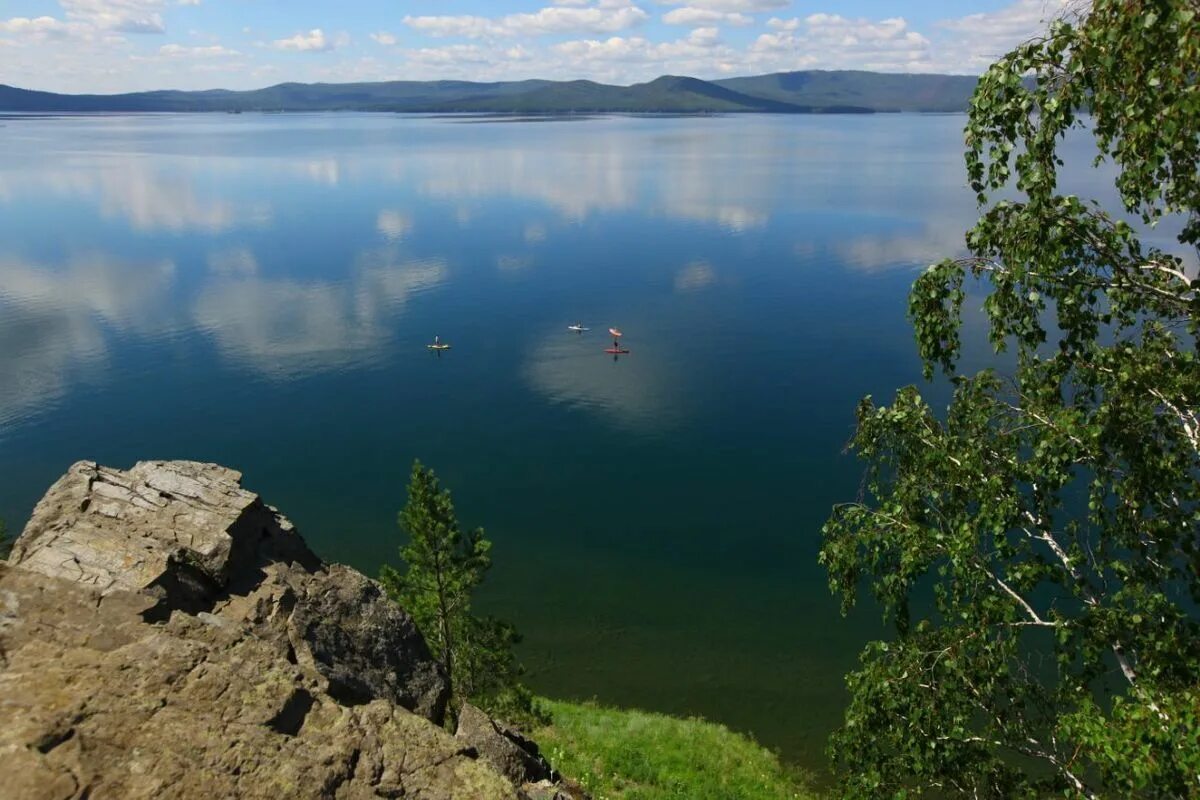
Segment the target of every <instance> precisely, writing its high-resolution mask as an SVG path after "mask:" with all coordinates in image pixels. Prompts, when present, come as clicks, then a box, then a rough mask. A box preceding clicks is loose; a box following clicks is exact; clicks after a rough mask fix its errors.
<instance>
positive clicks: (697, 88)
mask: <svg viewBox="0 0 1200 800" xmlns="http://www.w3.org/2000/svg"><path fill="white" fill-rule="evenodd" d="M977 81H978V79H977V78H976V77H974V76H969V75H931V74H924V75H922V74H893V73H880V72H861V71H839V72H825V71H807V72H782V73H775V74H772V75H759V76H751V77H742V78H726V79H721V80H716V81H705V80H700V79H699V78H689V77H686V76H675V75H665V76H663V77H660V78H657V79H655V80H653V81H649V82H647V83H639V84H634V85H632V86H613V85H609V84H602V83H596V82H594V81H586V80H577V81H548V80H525V81H508V82H499V83H475V82H470V81H389V82H380V83H346V84H329V83H315V84H302V83H281V84H278V85H276V86H269V87H266V88H263V89H252V90H245V91H231V90H226V89H212V90H204V91H176V90H162V91H148V92H132V93H125V94H111V95H98V94H57V93H54V92H42V91H35V90H31V89H21V88H17V87H12V86H5V85H0V113H10V114H11V113H72V114H78V113H122V114H133V113H183V112H187V113H200V112H209V113H231V114H239V113H249V112H256V113H268V114H269V113H296V112H313V111H353V112H379V113H406V114H478V113H490V114H510V115H511V114H524V115H563V114H655V115H664V114H686V115H704V114H731V113H739V114H740V113H757V114H881V113H901V112H918V113H953V112H962V111H965V110H966V108H967V104H968V102H969V100H970V97H971V94H972V93H973V92H974V89H975V84H976V83H977Z"/></svg>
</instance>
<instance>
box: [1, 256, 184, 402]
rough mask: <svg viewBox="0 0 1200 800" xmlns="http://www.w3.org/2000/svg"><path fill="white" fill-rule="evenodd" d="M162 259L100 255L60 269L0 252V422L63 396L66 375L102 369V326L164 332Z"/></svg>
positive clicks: (168, 321)
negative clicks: (140, 260)
mask: <svg viewBox="0 0 1200 800" xmlns="http://www.w3.org/2000/svg"><path fill="white" fill-rule="evenodd" d="M174 277H175V265H174V264H173V263H172V262H170V261H165V260H164V261H155V262H150V263H141V264H132V263H128V262H122V261H117V260H115V259H110V258H106V257H100V256H88V257H78V258H72V259H71V260H70V261H68V263H67V264H66V265H65V266H64V267H62V268H54V267H50V266H47V265H42V264H36V265H35V264H29V263H24V262H22V261H18V260H13V259H0V375H3V376H4V378H3V380H0V425H5V424H8V423H9V422H10V421H12V420H13V419H14V418H17V417H20V416H22V415H24V414H26V413H28V412H30V411H33V410H40V409H44V408H45V407H47V406H49V405H52V404H53V403H54V402H56V401H57V400H59V399H60V398H61V397H63V396H64V395H65V394H66V393H67V391H68V389H69V383H70V377H71V376H72V375H77V376H91V375H99V374H102V372H103V370H104V368H105V365H106V363H107V361H108V359H109V352H108V344H107V338H106V333H105V331H106V329H114V330H118V331H128V332H133V333H136V334H139V335H150V334H153V333H156V332H165V331H168V330H170V329H172V328H173V327H174V324H175V320H174V319H173V317H172V314H171V313H170V312H169V311H168V310H167V309H168V307H169V306H168V304H167V302H166V297H167V293H168V290H169V288H170V286H171V284H172V282H173V280H174Z"/></svg>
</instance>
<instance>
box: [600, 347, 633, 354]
mask: <svg viewBox="0 0 1200 800" xmlns="http://www.w3.org/2000/svg"><path fill="white" fill-rule="evenodd" d="M604 352H606V353H612V354H613V355H625V354H627V353H628V352H629V351H628V350H618V349H617V348H615V347H606V348H604Z"/></svg>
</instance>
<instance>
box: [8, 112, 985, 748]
mask: <svg viewBox="0 0 1200 800" xmlns="http://www.w3.org/2000/svg"><path fill="white" fill-rule="evenodd" d="M0 122H2V123H3V127H0V141H2V142H3V145H2V146H0V475H2V476H3V480H0V517H3V518H5V519H7V520H8V521H9V523H10V527H11V528H15V529H19V528H20V525H21V524H22V523H23V521H24V519H25V518H26V517H27V516H28V513H29V511H30V509H31V508H32V506H33V504H34V503H35V502H36V500H37V499H38V497H40V496H41V494H42V492H43V491H44V490H45V488H46V487H47V486H48V485H49V484H50V483H51V482H52V481H53V480H54V479H55V478H56V477H58V475H60V474H61V473H62V472H63V471H64V470H65V469H66V467H67V466H68V465H69V464H70V463H72V462H73V461H75V460H78V459H84V458H87V459H94V460H98V461H100V462H103V463H106V464H111V465H116V466H127V465H129V464H131V463H132V462H134V461H136V460H138V459H147V458H187V459H198V460H205V461H218V462H221V463H223V464H227V465H230V466H234V467H236V468H238V469H240V470H242V471H243V472H244V474H245V484H246V485H247V486H248V487H249V488H252V489H254V490H256V491H259V492H261V493H262V494H263V495H264V496H265V497H266V498H267V500H268V502H270V503H272V504H274V505H277V506H279V507H280V508H281V509H283V510H284V512H285V513H287V514H288V515H289V516H290V517H292V519H293V520H294V521H295V522H296V523H297V524H298V525H299V527H300V529H301V530H302V531H303V532H304V534H305V535H306V537H307V538H308V539H309V541H310V542H311V544H312V545H313V546H314V547H315V548H316V549H317V550H318V551H319V552H320V553H321V554H322V555H323V556H324V557H326V558H327V559H330V560H337V561H344V562H348V563H350V564H353V565H354V566H357V567H359V568H361V569H363V570H365V571H367V572H369V573H372V574H374V573H375V572H377V570H378V567H379V565H380V564H381V563H382V562H384V561H388V560H392V559H394V557H395V549H396V546H397V534H396V530H395V527H394V519H395V514H396V511H397V510H398V509H399V507H400V506H401V505H402V504H403V500H404V497H403V490H404V486H405V483H406V480H407V476H408V470H409V466H410V464H411V462H412V460H413V459H414V458H420V459H421V460H422V461H424V462H425V463H427V464H429V465H431V466H433V467H434V468H435V469H436V470H437V471H438V473H439V475H441V476H442V478H443V479H444V481H445V482H446V483H447V484H448V485H449V486H450V487H452V488H453V490H454V492H455V497H456V502H457V505H458V509H459V513H460V516H461V517H462V518H463V520H464V522H465V523H467V524H471V525H476V524H478V525H483V526H485V527H486V529H487V531H488V534H489V536H490V538H491V539H492V540H493V541H494V543H495V561H496V566H495V568H494V571H493V574H492V577H491V578H490V580H489V585H488V586H487V591H486V596H485V598H484V602H483V605H484V606H486V607H487V608H488V610H491V611H494V612H496V613H499V614H501V615H503V616H506V617H508V618H509V619H511V620H513V621H514V622H515V623H517V625H518V627H519V628H520V629H521V630H522V631H523V633H524V634H525V643H524V645H523V648H522V656H523V658H524V660H525V661H526V663H527V665H528V667H529V670H530V673H529V679H530V682H531V683H532V684H533V686H534V687H535V688H536V689H537V690H539V691H541V692H544V693H547V694H550V695H554V696H558V697H564V698H590V697H596V698H598V699H600V700H602V701H606V702H610V703H616V704H622V705H632V706H641V707H646V708H650V709H655V710H661V711H667V712H674V713H687V714H699V715H703V716H706V717H709V718H713V719H717V720H720V721H723V722H726V723H728V724H729V725H730V726H732V727H734V728H737V729H739V730H744V731H751V732H753V733H754V734H755V735H757V736H758V737H759V738H760V739H761V740H762V741H764V742H765V743H767V744H769V745H771V746H774V747H778V748H780V749H781V750H782V752H783V753H784V754H785V755H786V756H787V757H788V758H790V759H792V760H795V761H797V762H799V763H802V764H805V765H808V766H819V765H820V764H821V763H822V762H823V752H822V751H823V747H824V741H825V737H826V736H827V734H828V732H829V730H830V729H831V728H832V727H833V726H835V725H836V724H837V722H838V721H839V719H840V715H841V704H842V702H843V694H842V680H841V676H842V674H843V673H844V672H845V671H846V670H847V669H849V668H851V667H852V666H853V665H854V663H855V660H856V655H857V653H858V651H859V649H860V648H861V646H862V644H863V643H864V642H865V641H866V640H867V639H868V638H869V637H871V636H874V635H876V634H877V633H878V632H879V627H878V622H877V619H876V618H875V617H874V615H873V614H872V613H870V612H868V611H864V612H862V613H858V614H856V615H853V616H851V617H850V618H849V619H846V620H842V619H841V618H840V617H839V616H838V613H837V607H836V604H835V602H834V600H833V598H832V597H831V596H830V595H829V593H828V590H827V587H826V576H825V574H824V571H823V570H822V569H821V568H820V567H819V566H818V565H817V564H816V560H815V559H816V552H817V549H818V547H819V529H820V526H821V524H822V522H823V521H824V519H825V517H826V515H827V513H828V510H829V507H830V505H831V504H832V503H834V502H836V501H839V500H846V499H852V498H853V497H854V496H855V493H856V490H857V486H858V479H859V470H858V467H857V466H856V465H855V463H854V462H853V460H852V459H851V458H849V457H847V456H846V455H844V454H843V446H844V444H845V442H846V441H847V439H848V438H849V436H850V434H851V432H852V426H853V412H854V406H855V403H856V402H857V400H858V399H859V398H860V397H861V396H862V395H864V394H868V393H874V394H875V395H877V396H880V397H888V396H890V394H891V392H892V390H893V389H894V388H895V387H897V386H900V385H902V384H905V383H910V382H913V381H917V380H919V377H920V371H919V365H918V363H917V361H916V357H915V352H914V347H913V345H912V339H911V334H910V331H909V328H908V325H907V323H906V320H905V316H904V312H905V293H906V291H907V288H908V286H909V284H910V283H911V282H912V280H913V278H914V276H915V274H916V273H917V271H918V270H919V269H920V268H921V267H923V266H924V265H925V264H927V263H929V262H930V261H932V260H935V259H938V258H941V257H943V256H946V255H954V254H956V253H958V252H959V250H960V249H961V242H962V232H963V231H964V230H965V229H966V228H967V227H968V226H969V225H970V223H971V222H972V221H973V219H974V216H975V213H974V207H973V198H972V195H971V194H970V192H968V191H967V190H966V189H965V188H964V180H965V178H964V173H963V168H962V160H961V141H962V136H961V129H962V126H963V122H964V118H962V117H959V116H932V115H931V116H909V115H880V116H847V117H797V116H789V117H771V116H731V117H710V118H675V119H663V118H654V119H652V118H628V117H613V118H595V119H586V120H578V121H516V122H507V121H506V122H497V121H488V120H478V119H462V118H420V117H398V116H391V115H351V114H337V115H287V116H278V115H262V116H260V115H251V114H245V115H238V116H228V115H210V116H143V117H97V118H79V117H73V118H41V119H37V118H34V119H18V118H9V119H6V120H0ZM576 321H582V322H583V323H584V324H585V325H589V326H591V328H592V330H591V331H590V332H588V333H585V334H583V335H573V334H570V333H568V332H567V331H566V326H567V325H569V324H571V323H574V322H576ZM610 325H615V326H618V327H620V328H621V329H622V330H623V331H624V332H625V338H624V340H623V341H624V343H625V345H626V346H628V347H629V348H630V350H631V351H632V352H631V353H630V355H628V356H623V357H621V358H619V359H614V358H612V357H611V356H608V355H606V354H605V353H604V352H603V348H604V347H605V346H606V344H608V343H610V342H611V340H609V339H606V338H605V335H604V331H605V330H606V329H607V328H608V327H609V326H610ZM434 335H439V336H441V338H442V340H444V341H446V342H450V343H451V344H452V345H453V349H452V350H450V351H448V352H446V353H444V354H442V355H440V356H438V355H436V354H433V353H431V352H430V351H428V350H427V349H426V348H425V346H424V345H425V343H427V342H429V341H431V340H432V338H433V337H434ZM936 393H937V391H936V390H935V394H936Z"/></svg>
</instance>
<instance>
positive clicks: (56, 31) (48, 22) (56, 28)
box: [0, 17, 68, 37]
mask: <svg viewBox="0 0 1200 800" xmlns="http://www.w3.org/2000/svg"><path fill="white" fill-rule="evenodd" d="M0 31H2V32H4V33H14V34H17V35H18V36H29V37H34V36H39V37H50V36H65V35H67V31H68V27H67V25H66V24H65V23H63V22H62V21H60V20H57V19H55V18H54V17H33V18H32V19H31V18H29V17H13V18H12V19H7V20H0Z"/></svg>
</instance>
